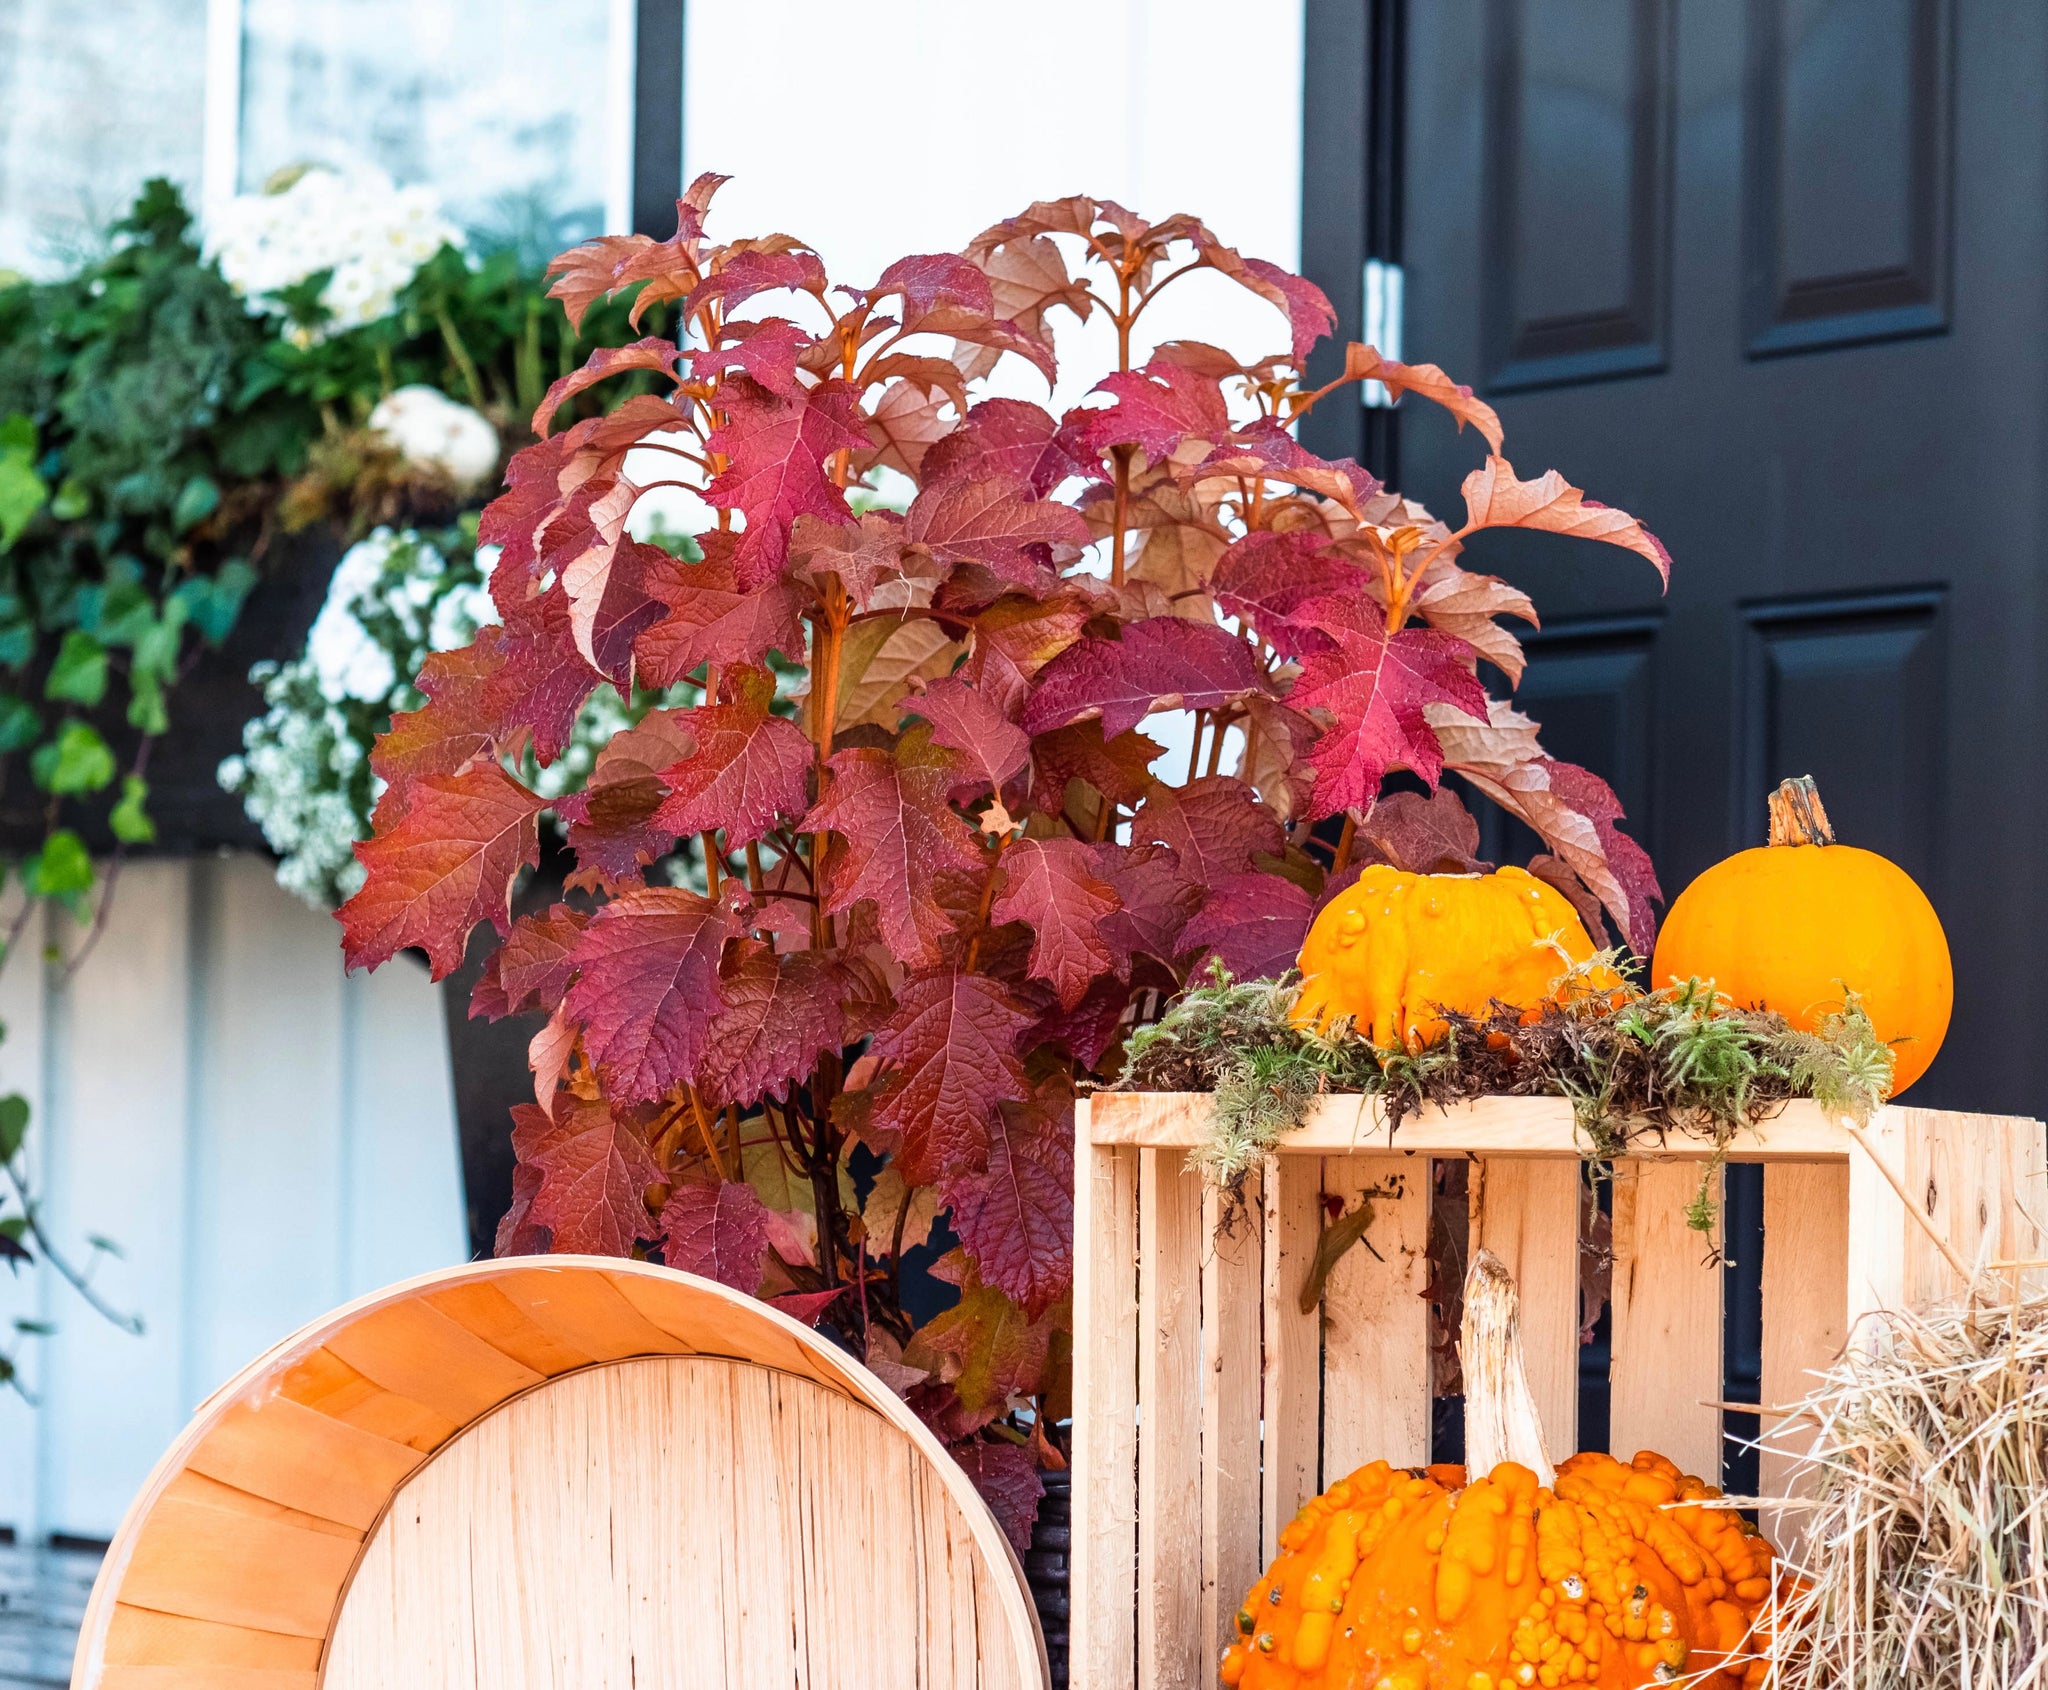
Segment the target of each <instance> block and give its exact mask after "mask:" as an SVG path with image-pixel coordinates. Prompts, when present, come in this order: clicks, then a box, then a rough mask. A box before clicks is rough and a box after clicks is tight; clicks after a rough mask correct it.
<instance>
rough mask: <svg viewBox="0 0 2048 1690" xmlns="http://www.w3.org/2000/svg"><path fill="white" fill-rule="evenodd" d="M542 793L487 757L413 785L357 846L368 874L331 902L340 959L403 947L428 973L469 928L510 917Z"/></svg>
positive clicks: (438, 968) (356, 960)
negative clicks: (386, 822) (393, 819)
mask: <svg viewBox="0 0 2048 1690" xmlns="http://www.w3.org/2000/svg"><path fill="white" fill-rule="evenodd" d="M546 804H547V800H546V799H544V798H542V797H540V796H539V795H538V794H536V793H532V792H529V791H527V790H526V788H525V787H523V786H521V785H520V784H519V783H518V782H517V781H516V780H514V779H513V778H512V777H511V776H510V775H508V774H506V773H505V771H504V770H503V769H501V768H499V767H498V765H497V764H496V763H494V762H490V761H482V762H478V763H475V764H473V765H471V766H470V767H469V768H467V769H465V770H463V771H462V773H460V774H454V775H425V776H422V777H421V778H420V779H418V780H416V781H414V782H413V783H412V788H411V799H410V801H409V802H408V804H407V806H406V810H405V814H404V815H402V816H401V817H399V819H398V821H397V823H396V824H395V825H394V826H393V827H392V828H391V829H390V831H388V832H386V833H381V834H379V835H378V836H377V837H375V838H373V839H366V840H364V841H363V842H362V843H361V844H359V845H358V846H357V847H356V860H357V861H358V862H360V863H361V864H362V865H363V868H364V870H365V871H366V874H367V878H366V879H365V880H364V882H363V886H362V890H361V891H359V892H357V893H356V895H355V896H354V897H353V898H351V899H349V901H348V902H347V903H345V904H343V905H342V906H341V908H340V909H338V910H336V911H335V912H334V913H335V917H336V919H337V920H339V921H340V922H341V928H342V950H343V952H344V953H345V954H346V956H347V958H348V965H349V967H350V968H351V969H355V968H375V967H376V966H377V965H378V964H379V963H381V962H385V961H388V960H389V959H390V958H391V957H393V956H395V955H396V954H397V953H398V952H399V951H402V950H404V949H405V948H406V947H407V946H409V945H417V946H419V947H420V948H421V949H422V950H424V951H425V952H426V953H427V961H428V964H429V967H430V969H431V971H432V973H433V977H434V978H435V979H436V980H439V979H442V978H444V977H445V976H446V975H447V974H448V973H450V972H451V971H452V970H453V969H454V968H456V967H457V966H458V965H459V964H460V963H461V961H462V953H463V948H464V946H465V945H466V943H467V942H468V939H469V934H470V929H472V928H473V927H475V926H476V924H477V923H478V922H480V921H488V922H490V923H491V924H492V925H493V926H494V927H495V928H496V929H497V930H498V932H499V933H500V934H502V933H504V932H505V931H506V929H507V928H508V927H510V926H511V924H512V882H513V879H514V878H515V877H516V876H517V875H518V873H519V871H520V869H522V868H529V867H531V866H532V865H533V864H535V863H537V862H538V861H539V860H540V829H539V824H538V821H537V819H536V818H537V817H538V816H539V814H540V812H541V810H542V809H543V808H545V807H546Z"/></svg>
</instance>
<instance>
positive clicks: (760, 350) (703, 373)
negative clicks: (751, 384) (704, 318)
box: [689, 317, 817, 399]
mask: <svg viewBox="0 0 2048 1690" xmlns="http://www.w3.org/2000/svg"><path fill="white" fill-rule="evenodd" d="M718 340H719V344H718V345H716V346H712V347H699V348H697V349H696V350H694V351H693V352H691V353H690V355H689V357H690V373H691V374H692V375H694V376H695V377H696V378H697V379H698V380H699V381H704V380H707V379H709V378H710V377H712V376H716V375H722V374H723V373H724V372H725V371H727V370H740V371H743V372H744V373H746V374H747V375H749V376H752V377H753V378H754V380H755V381H757V382H759V383H760V384H761V385H762V386H763V387H765V388H767V389H768V391H769V392H770V393H777V394H780V395H781V396H782V397H783V398H785V399H797V398H800V397H801V396H802V394H803V384H802V383H801V382H799V381H798V380H797V377H796V361H797V359H798V358H799V357H800V356H802V354H803V353H804V352H806V351H808V350H809V349H810V348H811V347H812V346H814V345H816V344H817V342H816V341H815V340H814V339H813V337H812V336H810V335H807V334H805V333H804V331H803V330H802V329H800V328H798V327H797V326H796V324H794V323H792V322H790V321H788V320H787V319H786V318H782V317H764V318H762V319H761V320H760V321H758V322H738V323H727V324H725V325H724V327H723V328H721V329H720V330H719V335H718Z"/></svg>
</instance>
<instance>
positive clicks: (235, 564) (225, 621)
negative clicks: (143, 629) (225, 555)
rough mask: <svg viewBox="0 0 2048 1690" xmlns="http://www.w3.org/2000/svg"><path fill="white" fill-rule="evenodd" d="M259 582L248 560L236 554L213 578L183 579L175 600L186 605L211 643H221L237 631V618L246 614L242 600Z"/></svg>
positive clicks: (217, 570) (216, 571) (175, 594)
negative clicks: (243, 613) (243, 610)
mask: <svg viewBox="0 0 2048 1690" xmlns="http://www.w3.org/2000/svg"><path fill="white" fill-rule="evenodd" d="M255 585H256V571H255V570H254V569H253V568H251V567H250V566H249V563H248V561H247V560H246V559H243V558H238V557H232V558H229V559H228V561H227V562H226V563H224V564H222V565H221V566H220V568H218V569H216V570H215V571H214V572H213V574H212V575H211V576H210V577H209V576H204V575H194V576H192V577H190V578H189V579H187V580H184V581H181V582H179V583H178V589H177V591H176V592H174V593H173V594H172V595H171V600H172V602H173V603H175V604H182V605H183V606H184V607H185V609H186V611H187V612H188V613H189V614H190V616H191V618H192V626H193V627H195V628H197V629H198V630H199V632H200V633H201V634H202V635H204V636H205V639H206V642H207V644H209V645H219V644H220V643H221V641H223V640H224V639H226V638H227V637H228V634H229V633H230V632H231V631H232V630H233V628H234V626H235V618H236V617H237V616H239V615H241V613H242V601H243V600H244V599H246V598H247V597H248V596H249V589H250V588H251V587H253V586H255Z"/></svg>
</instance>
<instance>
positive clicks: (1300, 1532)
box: [1222, 1250, 1775, 1690]
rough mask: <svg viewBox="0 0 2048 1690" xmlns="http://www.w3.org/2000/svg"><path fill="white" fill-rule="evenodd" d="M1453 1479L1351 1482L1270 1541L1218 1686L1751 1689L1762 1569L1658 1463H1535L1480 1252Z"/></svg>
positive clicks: (1367, 1471)
mask: <svg viewBox="0 0 2048 1690" xmlns="http://www.w3.org/2000/svg"><path fill="white" fill-rule="evenodd" d="M1465 1299H1466V1300H1465V1328H1464V1338H1463V1343H1462V1345H1461V1350H1462V1355H1463V1360H1464V1366H1465V1389H1466V1397H1465V1406H1466V1443H1467V1447H1468V1449H1469V1450H1470V1453H1471V1457H1472V1465H1471V1471H1472V1473H1473V1475H1474V1476H1473V1477H1472V1478H1470V1479H1469V1480H1468V1479H1467V1477H1466V1471H1467V1470H1466V1469H1465V1468H1461V1467H1428V1468H1423V1469H1419V1470H1417V1469H1401V1468H1390V1467H1389V1466H1388V1465H1387V1463H1386V1462H1384V1461H1375V1462H1373V1463H1372V1464H1371V1465H1370V1466H1367V1467H1361V1468H1360V1469H1359V1470H1358V1471H1357V1472H1355V1473H1353V1474H1352V1475H1351V1476H1350V1477H1349V1478H1347V1479H1341V1480H1339V1481H1338V1482H1337V1483H1336V1484H1334V1485H1332V1486H1331V1487H1330V1488H1329V1490H1328V1491H1326V1492H1325V1493H1324V1494H1323V1495H1321V1496H1319V1497H1317V1498H1316V1499H1315V1500H1314V1501H1313V1502H1311V1503H1309V1504H1308V1506H1307V1507H1305V1508H1303V1509H1302V1511H1301V1512H1300V1513H1299V1514H1297V1515H1296V1516H1295V1517H1294V1519H1293V1520H1292V1521H1291V1522H1290V1523H1289V1524H1288V1525H1287V1526H1286V1527H1285V1529H1283V1530H1282V1532H1281V1533H1280V1554H1279V1557H1278V1558H1277V1559H1276V1560H1275V1561H1274V1562H1273V1565H1272V1566H1271V1567H1270V1568H1268V1569H1267V1572H1266V1576H1265V1577H1264V1578H1262V1579H1260V1580H1259V1582H1258V1583H1257V1584H1256V1585H1254V1586H1253V1587H1252V1589H1251V1592H1250V1594H1249V1595H1247V1596H1246V1597H1245V1601H1244V1606H1243V1608H1242V1609H1240V1610H1239V1612H1238V1616H1237V1629H1238V1633H1239V1637H1238V1640H1237V1641H1236V1642H1234V1643H1233V1644H1232V1645H1231V1646H1230V1648H1229V1649H1227V1650H1226V1651H1225V1652H1224V1656H1223V1666H1222V1679H1223V1682H1224V1683H1225V1684H1226V1685H1231V1686H1235V1687H1237V1690H1522V1687H1524V1686H1534V1685H1543V1686H1554V1685H1591V1686H1597V1687H1599V1690H1636V1687H1638V1686H1646V1685H1655V1684H1663V1683H1675V1682H1681V1681H1682V1682H1683V1683H1685V1684H1687V1685H1691V1686H1696V1687H1697V1690H1744V1687H1748V1690H1755V1687H1757V1686H1759V1685H1761V1684H1762V1683H1763V1682H1764V1681H1765V1678H1766V1676H1767V1673H1768V1666H1767V1662H1766V1661H1765V1660H1764V1659H1763V1655H1764V1651H1765V1648H1766V1647H1767V1642H1768V1640H1767V1639H1766V1638H1765V1637H1764V1636H1763V1635H1762V1634H1761V1632H1760V1629H1759V1616H1760V1614H1761V1613H1762V1612H1764V1611H1765V1608H1766V1603H1767V1600H1768V1598H1769V1596H1770V1593H1771V1588H1772V1583H1773V1579H1774V1560H1775V1553H1774V1551H1773V1550H1772V1548H1771V1546H1770V1545H1769V1544H1768V1543H1766V1542H1765V1541H1764V1540H1763V1538H1761V1537H1759V1536H1758V1535H1757V1534H1756V1532H1755V1531H1754V1529H1753V1528H1752V1527H1751V1526H1750V1525H1749V1524H1748V1522H1746V1521H1745V1520H1744V1519H1743V1518H1742V1516H1741V1515H1739V1514H1737V1513H1735V1512H1733V1511H1732V1510H1729V1509H1722V1508H1714V1507H1711V1506H1705V1505H1706V1504H1708V1503H1710V1502H1711V1501H1712V1500H1713V1499H1714V1498H1716V1497H1718V1496H1719V1495H1720V1492H1719V1491H1717V1490H1715V1489H1713V1488H1712V1487H1711V1486H1709V1485H1706V1484H1703V1483H1701V1482H1700V1481H1699V1480H1698V1479H1696V1478H1692V1477H1690V1476H1688V1475H1686V1474H1683V1473H1680V1472H1679V1470H1678V1469H1677V1468H1676V1467H1675V1466H1673V1465H1672V1464H1671V1463H1670V1462H1669V1461H1667V1460H1665V1459H1664V1458H1663V1457H1662V1456H1660V1455H1650V1454H1642V1455H1638V1456H1637V1457H1636V1458H1635V1460H1634V1461H1632V1462H1629V1463H1627V1464H1626V1465H1624V1464H1623V1463H1621V1462H1619V1461H1616V1460H1614V1459H1613V1458H1612V1457H1611V1456H1606V1455H1599V1454H1591V1453H1588V1454H1580V1455H1575V1456H1573V1457H1572V1458H1571V1459H1570V1460H1569V1461H1567V1462H1566V1463H1565V1464H1564V1465H1563V1466H1562V1467H1560V1468H1558V1469H1556V1471H1555V1472H1554V1473H1553V1471H1552V1469H1551V1467H1550V1464H1549V1462H1548V1461H1547V1460H1546V1459H1545V1458H1544V1455H1543V1443H1542V1431H1541V1427H1540V1425H1539V1423H1538V1421H1537V1419H1536V1412H1535V1406H1534V1402H1533V1399H1532V1398H1531V1397H1530V1395H1529V1387H1528V1381H1527V1377H1526V1375H1525V1373H1524V1371H1523V1365H1522V1358H1521V1343H1520V1338H1519V1335H1518V1334H1517V1332H1516V1312H1515V1288H1514V1281H1513V1280H1512V1279H1511V1278H1510V1277H1509V1276H1508V1273H1507V1270H1506V1269H1505V1268H1503V1267H1502V1266H1501V1264H1500V1262H1499V1261H1498V1259H1496V1258H1495V1257H1494V1256H1493V1255H1492V1254H1491V1253H1489V1252H1488V1251H1485V1250H1481V1251H1479V1252H1478V1253H1477V1255H1476V1256H1475V1257H1474V1259H1473V1263H1472V1269H1471V1272H1470V1274H1469V1275H1468V1276H1467V1279H1466V1283H1465Z"/></svg>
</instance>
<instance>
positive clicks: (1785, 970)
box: [1650, 776, 1955, 1097]
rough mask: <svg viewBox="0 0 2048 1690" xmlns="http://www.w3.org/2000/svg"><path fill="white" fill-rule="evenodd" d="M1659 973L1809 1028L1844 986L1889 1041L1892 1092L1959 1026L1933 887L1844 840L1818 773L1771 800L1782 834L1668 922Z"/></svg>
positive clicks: (1718, 870) (1688, 892) (1733, 865)
mask: <svg viewBox="0 0 2048 1690" xmlns="http://www.w3.org/2000/svg"><path fill="white" fill-rule="evenodd" d="M1650 977H1651V979H1652V980H1653V981H1654V982H1655V983H1656V984H1658V985H1665V984H1668V983H1669V982H1670V981H1672V980H1673V979H1678V980H1685V979H1689V978H1698V979H1701V980H1711V981H1713V982H1714V985H1715V988H1716V989H1717V990H1718V991H1719V992H1720V993H1721V995H1722V996H1723V997H1725V998H1728V999H1729V1000H1731V1001H1732V1002H1734V1003H1736V1004H1739V1005H1742V1006H1743V1007H1745V1008H1747V1007H1752V1006H1756V1007H1762V1008H1765V1009H1774V1010H1776V1011H1777V1012H1778V1013H1779V1014H1780V1015H1782V1016H1784V1017H1785V1018H1786V1019H1787V1020H1788V1021H1790V1022H1791V1023H1792V1024H1793V1025H1794V1026H1797V1027H1806V1028H1809V1029H1810V1028H1812V1027H1813V1026H1814V1025H1815V1024H1816V1023H1817V1022H1818V1021H1819V1020H1820V1018H1821V1017H1822V1016H1824V1015H1826V1014H1828V1013H1830V1012H1831V1011H1834V1010H1838V1009H1840V1008H1841V1006H1842V990H1843V988H1844V987H1845V986H1846V987H1847V988H1848V989H1849V990H1850V991H1853V992H1854V993H1855V994H1856V995H1857V997H1858V998H1859V999H1861V1000H1862V1004H1863V1009H1864V1012H1865V1013H1866V1014H1867V1015H1868V1016H1869V1017H1870V1021H1871V1025H1872V1026H1873V1027H1874V1028H1875V1029H1876V1031H1877V1036H1878V1037H1879V1038H1880V1039H1883V1040H1885V1041H1886V1042H1887V1043H1890V1044H1891V1048H1892V1061H1893V1073H1892V1095H1893V1096H1894V1097H1896V1096H1898V1094H1899V1093H1900V1092H1902V1091H1904V1090H1905V1089H1906V1088H1907V1087H1908V1086H1910V1085H1911V1084H1912V1083H1913V1082H1914V1081H1915V1080H1917V1079H1919V1078H1920V1076H1921V1075H1922V1074H1924V1073H1926V1071H1927V1065H1928V1064H1929V1063H1930V1062H1932V1061H1933V1060H1934V1056H1935V1052H1937V1051H1938V1050H1940V1049H1941V1041H1942V1039H1943V1037H1944V1036H1945V1035H1946V1034H1947V1032H1948V1021H1949V1013H1950V1011H1951V1010H1952V1009H1953V1008H1954V1006H1955V972H1954V968H1953V966H1952V965H1951V963H1950V961H1949V954H1948V939H1947V937H1946V936H1945V935H1944V934H1943V933H1942V930H1941V918H1940V917H1939V916H1937V915H1936V914H1935V913H1934V906H1933V905H1932V904H1930V903H1929V902H1928V901H1927V895H1926V893H1924V892H1922V891H1921V890H1920V888H1919V887H1918V886H1916V885H1915V884H1914V883H1913V879H1912V877H1911V876H1910V875H1908V874H1907V873H1906V871H1905V870H1904V869H1902V868H1900V867H1899V866H1898V865H1897V864H1896V863H1893V862H1890V861H1888V860H1887V859H1886V858H1883V857H1880V856H1879V855H1878V854H1877V853H1876V852H1875V851H1864V850H1859V849H1858V848H1857V847H1856V846H1854V845H1838V844H1836V843H1835V835H1834V830H1833V829H1832V828H1830V827H1829V826H1828V818H1827V812H1826V811H1825V810H1823V809H1822V808H1821V803H1820V795H1819V794H1818V793H1817V792H1816V791H1815V790H1814V785H1813V782H1812V780H1811V779H1809V778H1807V777H1804V776H1802V777H1801V778H1800V779H1798V780H1788V781H1786V782H1784V783H1783V784H1782V785H1780V786H1779V788H1778V790H1777V791H1776V792H1775V793H1773V794H1772V795H1771V842H1770V843H1769V844H1768V845H1760V846H1756V847H1754V848H1752V849H1750V850H1747V851H1740V852H1738V853H1736V855H1734V856H1732V857H1730V858H1728V859H1727V861H1725V862H1721V863H1717V864H1715V865H1714V867H1712V868H1710V869H1708V870H1707V872H1706V873H1705V874H1703V875H1701V876H1700V877H1699V879H1697V880H1695V881H1694V882H1693V883H1692V884H1691V885H1690V886H1688V887H1687V888H1686V889H1685V890H1684V891H1683V892H1681V893H1680V894H1679V895H1678V898H1677V901H1676V902H1675V903H1673V904H1672V906H1671V910H1670V913H1669V914H1667V915H1666V916H1665V917H1664V931H1663V932H1662V933H1661V934H1660V935H1659V936H1658V939H1657V952H1656V956H1655V958H1654V959H1653V960H1652V962H1651V965H1650Z"/></svg>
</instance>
